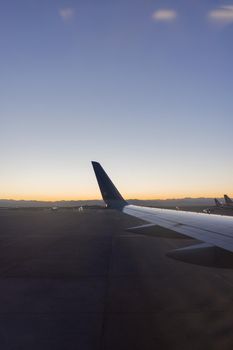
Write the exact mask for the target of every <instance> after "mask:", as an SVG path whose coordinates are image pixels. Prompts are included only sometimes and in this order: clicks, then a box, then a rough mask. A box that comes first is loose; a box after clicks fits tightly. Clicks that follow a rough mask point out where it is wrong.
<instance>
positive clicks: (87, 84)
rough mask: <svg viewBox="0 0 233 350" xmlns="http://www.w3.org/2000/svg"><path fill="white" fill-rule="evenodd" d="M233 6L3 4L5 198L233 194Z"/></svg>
mask: <svg viewBox="0 0 233 350" xmlns="http://www.w3.org/2000/svg"><path fill="white" fill-rule="evenodd" d="M232 38H233V1H232V2H230V1H215V0H211V1H210V0H209V1H204V0H199V1H198V0H196V1H186V0H183V1H181V0H177V1H164V0H163V1H159V0H156V1H153V0H131V1H130V0H117V1H107V0H104V1H103V0H100V1H95V0H85V1H84V0H83V1H78V0H75V1H58V0H40V1H37V0H20V1H18V0H7V1H6V0H3V1H1V4H0V48H1V60H0V77H1V78H0V97H1V103H0V121H1V128H0V146H1V152H0V161H1V165H2V166H1V172H0V198H26V199H28V198H31V199H32V198H35V199H69V198H70V199H71V198H73V199H74V198H76V199H79V198H97V197H99V192H98V188H97V185H96V180H95V178H94V174H93V172H92V169H91V166H90V161H91V160H97V161H100V162H101V163H102V164H103V166H104V167H105V168H106V170H107V171H108V172H109V174H110V175H111V177H112V178H113V180H114V181H115V182H116V184H117V185H118V187H119V189H120V191H121V192H122V194H123V195H125V196H126V197H128V198H129V197H131V198H136V197H138V198H171V197H183V196H201V195H203V196H215V195H216V196H220V195H222V194H223V193H225V192H227V193H228V194H229V195H233V162H232V149H233V137H232V130H233V98H232V92H233V70H232V66H233V64H232V62H233V40H232Z"/></svg>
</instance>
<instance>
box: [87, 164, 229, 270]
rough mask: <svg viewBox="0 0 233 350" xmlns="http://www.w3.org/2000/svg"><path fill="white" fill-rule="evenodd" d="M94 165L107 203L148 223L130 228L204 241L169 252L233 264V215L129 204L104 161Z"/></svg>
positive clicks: (187, 258) (197, 260)
mask: <svg viewBox="0 0 233 350" xmlns="http://www.w3.org/2000/svg"><path fill="white" fill-rule="evenodd" d="M92 165H93V168H94V171H95V174H96V178H97V181H98V184H99V187H100V191H101V194H102V197H103V200H104V201H105V203H106V206H107V207H108V208H113V209H117V210H120V211H121V212H123V213H124V214H128V215H131V216H134V217H136V218H139V219H142V220H144V221H146V222H147V223H149V224H146V225H141V226H137V227H133V228H129V229H128V230H129V231H132V232H135V233H140V234H145V235H147V234H149V235H150V236H155V237H156V236H159V237H163V236H164V237H166V238H167V237H171V238H174V237H177V238H180V237H185V236H186V237H189V238H193V239H196V240H198V241H201V242H202V243H200V242H199V243H198V244H195V245H191V246H189V247H186V248H182V249H176V250H173V251H171V252H169V253H168V255H169V256H170V257H173V258H175V259H179V260H183V261H187V262H191V263H196V264H203V265H209V266H217V267H233V254H232V253H233V217H230V216H221V215H209V214H204V213H194V212H187V211H181V210H171V209H161V208H150V207H141V206H136V205H130V204H128V203H127V202H126V201H125V200H124V199H123V197H122V196H121V194H120V193H119V191H118V190H117V189H116V187H115V186H114V184H113V183H112V181H111V180H110V178H109V177H108V175H107V174H106V173H105V171H104V170H103V168H102V167H101V165H100V164H99V163H97V162H92ZM159 226H160V227H163V228H165V229H166V233H165V231H164V234H163V233H162V232H161V230H158V227H159ZM169 233H171V234H169ZM174 233H176V234H177V235H176V234H174Z"/></svg>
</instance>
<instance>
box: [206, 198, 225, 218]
mask: <svg viewBox="0 0 233 350" xmlns="http://www.w3.org/2000/svg"><path fill="white" fill-rule="evenodd" d="M214 202H215V206H213V207H209V208H206V209H203V213H206V214H211V213H216V212H218V210H219V209H220V210H221V209H223V204H222V203H221V202H219V200H218V199H217V198H214Z"/></svg>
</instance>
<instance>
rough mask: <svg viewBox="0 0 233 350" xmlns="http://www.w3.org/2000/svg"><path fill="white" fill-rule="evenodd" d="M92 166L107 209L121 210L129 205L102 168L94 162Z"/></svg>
mask: <svg viewBox="0 0 233 350" xmlns="http://www.w3.org/2000/svg"><path fill="white" fill-rule="evenodd" d="M92 166H93V169H94V172H95V176H96V179H97V182H98V185H99V188H100V192H101V194H102V197H103V200H104V201H105V203H106V205H107V207H108V208H113V209H119V210H121V209H122V208H123V207H124V206H125V205H127V204H128V203H127V202H126V201H125V200H124V198H123V197H122V195H121V194H120V192H119V191H118V190H117V188H116V187H115V186H114V184H113V183H112V181H111V180H110V178H109V177H108V175H107V174H106V172H105V171H104V169H103V168H102V166H101V165H100V164H99V163H97V162H92Z"/></svg>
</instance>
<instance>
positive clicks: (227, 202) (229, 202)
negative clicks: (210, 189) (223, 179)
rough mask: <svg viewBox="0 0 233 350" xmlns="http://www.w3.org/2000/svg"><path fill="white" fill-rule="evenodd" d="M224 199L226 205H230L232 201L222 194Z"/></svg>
mask: <svg viewBox="0 0 233 350" xmlns="http://www.w3.org/2000/svg"><path fill="white" fill-rule="evenodd" d="M224 199H225V202H226V204H227V205H232V204H233V201H232V199H231V198H229V197H228V196H227V195H226V194H224Z"/></svg>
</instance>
